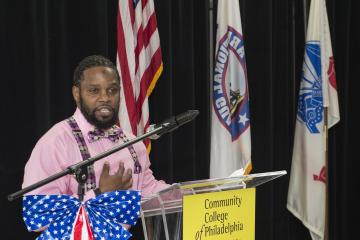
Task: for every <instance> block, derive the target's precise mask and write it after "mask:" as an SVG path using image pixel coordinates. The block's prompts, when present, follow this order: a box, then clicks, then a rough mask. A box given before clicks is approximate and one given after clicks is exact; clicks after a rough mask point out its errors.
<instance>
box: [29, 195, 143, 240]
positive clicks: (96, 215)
mask: <svg viewBox="0 0 360 240" xmlns="http://www.w3.org/2000/svg"><path fill="white" fill-rule="evenodd" d="M140 199H141V196H140V192H139V191H114V192H108V193H104V194H101V195H99V196H97V197H96V198H93V199H90V200H88V201H86V202H85V203H81V202H80V201H79V200H78V199H77V198H75V197H72V196H69V195H27V196H24V197H23V220H24V222H25V224H26V227H27V229H28V231H34V230H39V229H43V228H44V229H45V230H44V231H43V233H42V234H41V235H40V236H39V237H38V238H37V239H39V240H43V239H44V240H45V239H46V240H49V239H54V240H60V239H61V240H62V239H69V240H70V239H71V240H82V239H90V240H91V239H94V240H102V239H129V238H130V237H131V233H129V232H128V231H127V230H126V229H125V228H124V227H123V226H122V225H120V224H121V223H122V224H128V225H135V224H136V221H137V219H138V216H139V215H140Z"/></svg>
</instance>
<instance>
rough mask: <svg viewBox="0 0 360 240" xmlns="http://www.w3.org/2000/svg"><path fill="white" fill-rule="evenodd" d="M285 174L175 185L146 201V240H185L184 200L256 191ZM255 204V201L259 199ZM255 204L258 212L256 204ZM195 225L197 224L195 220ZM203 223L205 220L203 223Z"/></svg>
mask: <svg viewBox="0 0 360 240" xmlns="http://www.w3.org/2000/svg"><path fill="white" fill-rule="evenodd" d="M285 174H286V171H276V172H266V173H257V174H249V175H245V176H239V177H228V178H216V179H206V180H198V181H188V182H181V183H176V184H173V185H171V186H170V187H168V188H166V189H163V190H162V191H160V192H158V193H156V194H154V195H152V196H150V197H148V198H144V199H142V201H141V213H140V217H141V220H142V226H143V231H144V239H145V240H163V239H166V240H182V239H183V218H184V213H183V204H184V201H183V200H184V198H186V197H187V196H194V195H198V196H200V195H201V194H208V193H216V192H217V193H218V194H220V195H221V194H226V192H228V191H229V192H230V191H232V190H240V189H251V188H253V189H255V188H256V187H257V186H259V185H261V184H263V183H266V182H269V181H272V180H273V179H275V178H278V177H280V176H283V175H285ZM254 194H255V192H254ZM251 201H255V199H254V200H251ZM252 204H253V206H254V210H255V202H253V203H252ZM194 207H200V206H194ZM215 213H216V212H215ZM215 213H214V214H215ZM187 214H188V216H189V215H190V217H191V215H192V213H191V212H189V213H187ZM216 214H217V213H216ZM254 215H255V211H254ZM195 221H197V220H196V219H195ZM199 221H201V220H200V219H199ZM205 221H206V220H205ZM201 232H202V231H201ZM184 239H185V238H184ZM192 239H201V237H200V235H199V236H198V237H195V238H194V237H192Z"/></svg>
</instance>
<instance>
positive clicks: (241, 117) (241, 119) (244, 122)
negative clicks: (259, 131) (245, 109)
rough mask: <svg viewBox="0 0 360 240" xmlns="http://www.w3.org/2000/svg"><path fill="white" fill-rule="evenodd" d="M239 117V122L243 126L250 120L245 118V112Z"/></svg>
mask: <svg viewBox="0 0 360 240" xmlns="http://www.w3.org/2000/svg"><path fill="white" fill-rule="evenodd" d="M239 117H240V119H239V123H242V125H243V126H245V125H246V122H247V121H249V120H250V119H248V118H247V116H246V113H244V115H240V116H239Z"/></svg>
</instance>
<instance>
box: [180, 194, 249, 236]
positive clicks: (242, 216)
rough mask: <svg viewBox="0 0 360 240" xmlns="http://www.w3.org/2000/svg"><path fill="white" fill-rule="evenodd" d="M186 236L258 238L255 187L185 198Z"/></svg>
mask: <svg viewBox="0 0 360 240" xmlns="http://www.w3.org/2000/svg"><path fill="white" fill-rule="evenodd" d="M183 214H184V215H183V239H184V240H185V239H186V240H192V239H194V240H202V239H209V240H211V239H216V240H222V239H224V240H252V239H255V188H246V189H237V190H228V191H221V192H212V193H204V194H196V195H187V196H184V199H183Z"/></svg>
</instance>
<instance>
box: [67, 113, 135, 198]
mask: <svg viewBox="0 0 360 240" xmlns="http://www.w3.org/2000/svg"><path fill="white" fill-rule="evenodd" d="M66 121H67V123H68V124H69V126H70V127H71V130H72V134H73V136H74V138H75V140H76V142H77V144H78V147H79V150H80V153H81V157H82V159H83V160H86V159H88V158H90V157H91V156H90V153H89V149H88V147H87V145H86V142H85V139H84V136H83V134H82V132H81V130H80V128H79V126H78V124H77V122H76V120H75V119H74V117H70V118H68V119H67V120H66ZM119 137H120V138H121V140H122V141H123V142H128V141H129V140H128V138H127V137H126V135H125V134H124V132H123V131H121V132H120V134H119ZM128 150H129V152H130V154H131V157H132V159H133V162H134V173H135V174H139V173H141V165H140V163H139V159H138V155H137V153H136V151H135V149H134V146H133V145H130V146H129V147H128ZM87 170H88V179H87V181H86V184H84V188H85V189H83V192H87V191H89V190H91V189H95V188H96V176H95V171H94V166H93V165H90V166H88V169H87ZM79 188H81V185H79ZM79 190H81V189H79ZM78 192H80V191H78Z"/></svg>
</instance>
